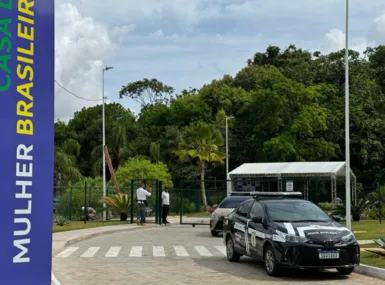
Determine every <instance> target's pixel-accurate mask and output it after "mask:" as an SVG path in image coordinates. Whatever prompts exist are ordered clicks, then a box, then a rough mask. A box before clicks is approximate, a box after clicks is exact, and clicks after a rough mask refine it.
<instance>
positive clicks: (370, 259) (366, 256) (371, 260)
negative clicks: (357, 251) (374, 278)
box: [360, 251, 385, 268]
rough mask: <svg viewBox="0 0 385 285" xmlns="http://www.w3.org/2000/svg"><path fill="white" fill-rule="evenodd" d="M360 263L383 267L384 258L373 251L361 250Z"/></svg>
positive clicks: (384, 264)
mask: <svg viewBox="0 0 385 285" xmlns="http://www.w3.org/2000/svg"><path fill="white" fill-rule="evenodd" d="M360 263H361V264H365V265H369V266H373V267H379V268H385V258H384V257H382V256H379V255H377V254H374V253H370V252H366V251H363V252H361V262H360Z"/></svg>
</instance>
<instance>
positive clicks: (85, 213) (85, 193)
mask: <svg viewBox="0 0 385 285" xmlns="http://www.w3.org/2000/svg"><path fill="white" fill-rule="evenodd" d="M87 212H88V211H87V182H86V181H85V182H84V223H85V224H86V223H87V216H88V215H87Z"/></svg>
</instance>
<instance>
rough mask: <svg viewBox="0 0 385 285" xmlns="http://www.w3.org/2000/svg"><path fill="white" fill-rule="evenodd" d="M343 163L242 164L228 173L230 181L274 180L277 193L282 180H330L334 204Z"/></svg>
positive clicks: (354, 196) (306, 191) (353, 194)
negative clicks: (240, 179) (314, 178)
mask: <svg viewBox="0 0 385 285" xmlns="http://www.w3.org/2000/svg"><path fill="white" fill-rule="evenodd" d="M345 173H346V171H345V162H339V161H337V162H269V163H244V164H242V165H241V166H239V167H238V168H236V169H234V170H233V171H231V172H230V173H229V176H230V179H231V180H234V179H237V178H266V177H270V178H276V179H277V183H278V191H282V178H290V177H292V178H301V177H302V178H304V177H308V178H312V177H317V178H321V179H330V181H331V198H332V202H333V203H335V201H336V198H337V179H344V178H345ZM350 173H351V178H352V179H351V181H352V200H353V201H354V203H356V198H357V195H356V183H357V181H356V177H355V175H354V173H353V172H352V171H350ZM308 190H309V189H308V182H307V183H306V186H305V198H307V197H308Z"/></svg>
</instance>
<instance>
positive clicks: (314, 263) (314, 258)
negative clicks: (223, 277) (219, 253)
mask: <svg viewBox="0 0 385 285" xmlns="http://www.w3.org/2000/svg"><path fill="white" fill-rule="evenodd" d="M300 196H302V193H301V192H273V193H271V192H270V193H269V192H267V193H265V192H255V193H254V198H252V199H248V200H247V201H245V202H243V203H242V204H240V205H239V206H238V207H237V208H236V209H235V210H234V211H233V212H232V213H231V214H230V215H229V216H228V217H227V219H226V221H225V223H224V229H223V241H224V243H225V245H226V250H227V258H228V260H229V261H232V262H234V261H238V260H239V258H240V257H241V256H242V255H246V256H249V257H252V258H256V259H260V260H262V261H263V262H264V264H265V269H266V272H267V274H269V275H276V274H277V273H278V272H279V270H280V269H281V268H284V267H289V268H300V269H326V268H335V269H337V271H338V272H339V273H340V274H341V275H348V274H350V273H351V272H352V271H353V269H354V267H355V266H357V265H359V262H360V247H359V245H358V243H357V241H356V238H355V236H354V234H353V233H352V232H351V231H350V230H349V229H347V228H345V227H343V226H342V225H340V224H339V223H338V218H336V217H332V216H329V215H327V214H326V213H325V212H324V211H322V210H321V209H320V208H319V207H318V206H316V205H315V204H313V203H312V202H309V201H306V200H302V199H299V197H300Z"/></svg>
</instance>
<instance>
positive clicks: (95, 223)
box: [53, 221, 129, 233]
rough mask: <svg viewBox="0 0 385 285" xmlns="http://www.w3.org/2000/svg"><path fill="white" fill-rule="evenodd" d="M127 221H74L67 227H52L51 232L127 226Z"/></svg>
mask: <svg viewBox="0 0 385 285" xmlns="http://www.w3.org/2000/svg"><path fill="white" fill-rule="evenodd" d="M128 223H129V221H127V222H121V221H105V222H104V221H87V223H86V224H85V223H84V221H83V222H81V221H74V222H71V223H70V224H68V225H65V226H58V225H56V224H54V225H53V232H54V233H59V232H65V231H73V230H81V229H90V228H97V227H105V226H116V225H127V224H128Z"/></svg>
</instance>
